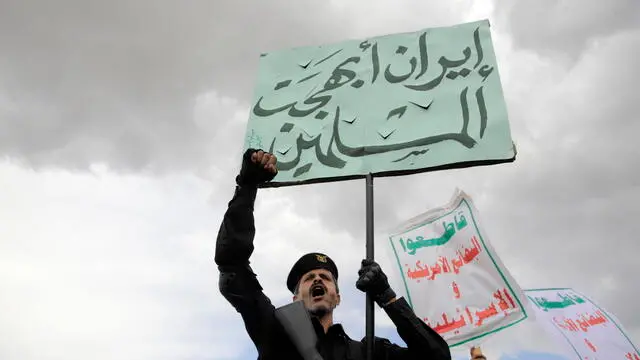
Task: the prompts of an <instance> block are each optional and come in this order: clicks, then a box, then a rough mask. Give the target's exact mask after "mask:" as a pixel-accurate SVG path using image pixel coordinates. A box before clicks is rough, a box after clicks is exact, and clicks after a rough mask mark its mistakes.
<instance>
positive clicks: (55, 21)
mask: <svg viewBox="0 0 640 360" xmlns="http://www.w3.org/2000/svg"><path fill="white" fill-rule="evenodd" d="M479 19H489V20H490V22H491V25H492V27H491V29H492V36H493V41H494V46H495V51H496V56H497V58H498V64H499V71H500V76H501V80H502V84H503V87H504V93H505V97H506V101H507V106H508V109H509V115H510V122H511V130H512V135H513V138H514V140H515V141H516V143H517V145H518V158H517V160H516V162H514V163H512V164H506V165H499V166H491V167H484V168H471V169H465V170H455V171H447V172H439V173H429V174H420V175H412V176H406V177H396V178H388V179H376V181H375V186H376V187H375V196H376V198H375V206H376V212H375V221H376V244H377V247H376V254H377V259H378V260H379V262H380V263H381V264H382V265H383V268H385V269H388V270H387V272H388V273H392V271H393V270H392V268H393V266H394V263H393V262H392V261H391V257H390V254H389V253H388V249H387V247H385V245H386V242H385V236H386V234H387V233H386V231H387V230H388V229H390V228H392V227H393V226H395V225H397V224H398V223H399V222H402V221H404V220H405V219H407V218H409V217H413V216H414V215H417V214H419V213H421V212H423V211H425V210H428V209H429V208H432V207H436V206H440V205H443V204H444V203H446V202H447V201H448V200H449V198H450V197H451V195H452V194H453V191H454V189H455V188H456V187H459V188H461V189H463V190H465V191H466V192H467V193H469V194H470V195H471V196H472V197H473V198H474V200H475V202H476V206H477V207H478V209H479V210H480V212H481V214H482V218H483V220H484V226H485V228H486V231H487V233H488V234H489V236H490V239H491V241H492V243H493V245H494V247H495V248H496V250H497V251H498V253H499V255H500V256H501V258H502V260H503V262H504V263H505V264H506V266H507V267H508V268H509V269H510V271H511V273H512V274H513V276H514V277H515V279H516V280H517V281H518V282H519V283H520V285H521V286H522V287H525V288H538V287H573V288H575V289H577V290H579V291H582V292H584V293H586V294H589V295H590V296H591V297H592V298H594V299H595V300H597V301H598V302H599V303H600V304H601V305H603V306H604V307H605V308H606V309H607V310H609V311H611V312H612V313H614V314H615V315H616V316H617V317H618V318H619V319H621V321H622V324H623V326H624V327H625V328H626V329H627V330H628V333H629V335H630V337H631V339H632V340H633V341H635V343H636V344H640V312H638V311H637V300H636V299H635V298H636V297H637V296H640V290H639V287H638V281H637V280H634V278H636V276H637V275H636V274H637V273H638V271H640V265H638V262H637V258H636V257H637V254H638V253H639V252H640V245H639V243H638V241H637V234H638V233H640V222H639V221H637V219H638V217H640V210H639V208H638V207H636V206H635V205H634V204H635V202H636V201H640V171H638V169H637V168H638V164H639V161H638V159H639V158H640V150H638V149H639V148H638V147H637V146H636V145H634V142H635V140H634V139H635V138H636V136H637V134H638V133H639V132H640V123H637V122H636V120H637V118H638V116H637V110H636V108H635V106H636V105H637V104H639V103H640V95H639V94H640V92H638V91H637V89H636V88H635V85H637V83H638V80H640V68H639V67H638V62H639V58H640V2H638V1H637V0H610V1H592V0H588V1H587V0H558V1H551V0H538V1H524V0H522V1H508V2H507V1H503V2H498V1H493V2H492V1H489V0H447V1H426V0H421V1H415V0H394V1H393V2H392V1H382V0H367V1H364V0H350V1H337V0H331V1H307V0H295V1H293V0H289V1H286V0H270V1H247V0H236V1H233V2H231V1H222V0H213V1H211V0H209V1H200V0H191V1H180V2H176V1H164V0H161V1H157V0H156V1H150V0H137V1H123V0H114V1H108V2H93V1H79V0H58V1H46V0H40V1H38V0H0V49H1V50H0V288H1V289H2V290H1V291H0V309H2V311H0V358H1V359H3V360H57V359H66V360H75V359H88V358H91V359H96V360H102V359H115V358H117V359H126V360H147V359H154V360H164V359H171V360H174V359H175V360H177V359H180V360H182V359H190V360H191V359H193V360H196V359H207V360H223V359H243V360H244V359H255V358H256V353H255V350H254V349H253V345H252V343H251V342H250V340H249V338H248V337H247V335H246V333H245V332H244V329H243V324H242V322H241V319H240V317H239V315H238V314H237V313H236V312H235V311H234V310H233V309H232V308H231V306H230V305H229V304H227V303H226V302H225V300H224V299H223V298H222V297H221V296H220V295H219V292H218V287H217V276H218V273H217V269H216V267H215V265H214V263H213V249H214V242H215V235H216V233H217V229H218V226H219V224H220V221H221V218H222V215H223V213H224V211H225V209H226V205H227V202H228V200H229V199H230V198H231V195H232V193H233V179H234V176H235V174H236V172H237V170H238V167H239V160H240V156H241V147H242V141H243V135H244V130H245V126H246V121H247V118H248V109H249V107H250V102H251V99H252V95H253V94H252V91H253V85H254V79H255V78H256V70H257V64H258V58H259V54H260V53H261V52H267V51H271V50H274V49H282V48H288V47H293V46H302V45H314V44H321V43H328V42H335V41H340V40H344V39H350V38H362V37H367V36H375V35H383V34H388V33H396V32H406V31H416V30H419V29H422V28H426V27H435V26H447V25H453V24H457V23H462V22H467V21H475V20H479ZM345 199H350V200H353V202H352V203H351V204H345V203H344V200H345ZM256 222H257V227H258V235H257V238H256V251H255V253H254V255H253V258H252V261H253V264H254V269H255V270H256V271H257V272H258V273H259V279H260V280H261V282H262V284H263V286H264V287H265V290H266V293H267V294H268V295H269V296H270V297H271V299H272V300H273V302H274V303H275V304H276V305H283V304H285V303H287V302H288V301H290V294H289V293H288V292H287V290H286V287H285V284H284V280H285V277H286V274H287V272H288V270H289V268H290V266H291V265H292V264H293V262H294V261H295V260H296V259H297V257H298V256H299V255H300V254H302V253H304V252H308V251H316V250H318V251H324V252H327V253H328V254H330V255H332V257H334V259H335V261H336V262H337V263H338V264H339V266H340V269H341V273H342V275H341V287H342V289H343V293H344V295H343V298H344V302H343V304H342V306H341V307H340V308H339V310H338V311H337V314H336V317H337V321H340V322H342V323H344V324H345V326H346V328H347V331H348V333H349V334H350V335H351V336H352V337H353V338H358V339H359V338H361V337H362V336H364V310H363V306H362V305H363V304H364V301H365V298H364V296H363V295H362V294H361V293H360V292H359V291H357V290H356V289H355V287H354V286H351V285H350V284H354V282H355V275H356V272H357V269H358V266H359V261H360V259H361V258H362V257H363V255H364V251H365V247H364V237H365V227H364V225H365V215H364V181H363V180H362V181H349V182H340V183H330V184H323V185H309V186H301V187H288V188H280V189H267V190H261V191H260V194H259V199H258V201H257V205H256ZM398 281H399V279H396V278H394V279H392V282H393V283H394V284H395V285H396V286H397V287H399V286H400V285H399V282H398ZM376 316H377V318H376V319H377V328H376V331H377V334H378V335H379V336H386V337H390V338H391V339H392V340H393V341H396V342H400V339H399V338H398V336H397V334H395V330H394V328H393V327H392V325H391V322H390V321H389V320H388V318H386V316H385V315H384V314H383V313H381V312H378V313H377V315H376ZM561 351H562V349H561V348H560V347H558V346H557V345H556V344H555V343H554V342H553V341H552V339H551V338H550V337H549V336H548V335H546V334H545V333H544V332H543V331H542V329H541V328H540V327H539V326H537V325H536V324H535V323H527V324H522V325H519V326H517V327H516V328H514V329H513V331H512V332H510V333H509V334H501V335H499V336H495V337H494V338H491V339H490V340H489V341H488V342H487V343H486V345H485V353H487V354H488V355H489V356H490V358H491V359H502V360H507V359H508V360H514V359H518V360H520V359H542V358H548V359H564V358H563V357H562V356H560V355H561ZM551 354H556V355H551ZM462 355H464V351H463V352H462ZM463 358H464V356H463Z"/></svg>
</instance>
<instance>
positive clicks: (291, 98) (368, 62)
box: [244, 20, 515, 186]
mask: <svg viewBox="0 0 640 360" xmlns="http://www.w3.org/2000/svg"><path fill="white" fill-rule="evenodd" d="M247 148H261V149H263V150H267V151H269V152H272V153H274V154H276V155H277V157H278V169H279V174H278V175H277V176H276V178H275V179H274V180H273V182H272V183H271V184H269V185H267V186H281V185H292V184H299V183H308V182H320V181H335V180H340V179H349V178H357V177H363V176H365V175H366V174H367V173H372V174H374V175H376V176H388V175H401V174H407V173H414V172H421V171H427V170H436V169H445V168H453V167H466V166H477V165H488V164H496V163H502V162H510V161H514V160H515V148H514V145H513V141H512V139H511V133H510V128H509V122H508V116H507V109H506V105H505V101H504V97H503V93H502V86H501V84H500V77H499V75H498V67H497V64H496V59H495V55H494V50H493V44H492V42H491V34H490V29H489V21H488V20H483V21H477V22H472V23H466V24H461V25H456V26H451V27H439V28H430V29H425V30H421V31H418V32H413V33H403V34H395V35H386V36H380V37H374V38H369V39H364V40H348V41H344V42H340V43H336V44H328V45H321V46H312V47H300V48H293V49H287V50H282V51H275V52H271V53H268V54H263V55H262V56H261V58H260V66H259V73H258V80H257V85H256V92H255V96H254V100H253V102H252V106H251V111H250V117H249V121H248V124H247V131H246V136H245V144H244V149H247Z"/></svg>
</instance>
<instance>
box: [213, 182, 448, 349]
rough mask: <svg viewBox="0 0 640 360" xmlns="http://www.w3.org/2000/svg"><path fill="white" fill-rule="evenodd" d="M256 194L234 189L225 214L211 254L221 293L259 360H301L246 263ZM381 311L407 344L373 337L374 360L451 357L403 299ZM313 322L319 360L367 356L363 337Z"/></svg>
mask: <svg viewBox="0 0 640 360" xmlns="http://www.w3.org/2000/svg"><path fill="white" fill-rule="evenodd" d="M256 193H257V189H256V188H251V187H249V188H239V187H237V188H236V192H235V194H234V196H233V199H232V200H231V201H230V202H229V208H228V209H227V212H226V213H225V215H224V219H223V221H222V225H221V226H220V231H219V232H218V238H217V242H216V254H215V261H216V264H217V265H218V269H219V270H220V280H219V286H220V292H221V293H222V295H223V296H224V297H225V298H226V299H227V301H229V303H231V305H233V307H234V308H235V309H236V310H237V311H238V312H239V313H240V315H241V316H242V319H243V321H244V324H245V327H246V329H247V333H248V334H249V337H250V338H251V340H252V341H253V343H254V344H255V345H256V348H257V350H258V359H262V360H297V359H302V358H301V356H300V355H299V354H298V352H297V350H296V349H295V346H294V345H293V343H292V342H291V341H290V340H289V338H288V336H287V335H286V334H285V332H284V329H283V328H282V326H281V325H280V323H279V322H278V320H276V318H275V315H274V314H275V307H274V306H273V305H272V304H271V301H270V300H269V298H268V297H267V296H266V295H265V294H264V293H263V292H262V286H260V283H259V282H258V280H257V278H256V275H255V274H254V272H253V270H252V269H251V267H250V266H249V258H250V256H251V254H252V253H253V249H254V247H253V238H254V235H255V225H254V217H253V206H254V202H255V198H256ZM384 310H385V312H386V313H387V315H388V316H389V317H390V318H391V320H392V321H393V323H394V324H395V325H396V328H397V331H398V334H399V335H400V337H401V338H402V339H403V340H404V341H405V343H406V344H407V346H408V347H407V348H403V347H400V346H398V345H395V344H392V343H391V342H390V341H389V340H387V339H382V338H378V337H376V338H375V345H374V360H413V359H415V360H417V359H420V360H451V353H450V351H449V346H448V345H447V343H446V342H445V341H444V339H442V337H441V336H440V335H439V334H438V333H436V332H435V331H434V330H433V329H431V328H430V327H429V326H427V325H426V324H425V323H424V322H423V321H422V320H420V319H419V318H418V317H417V316H416V315H415V314H414V312H413V310H412V309H411V308H410V307H409V305H408V304H407V302H406V301H405V299H404V298H399V299H398V300H396V301H395V302H393V303H391V304H389V305H387V306H386V307H385V308H384ZM313 323H314V327H315V329H316V333H317V334H318V345H317V348H318V351H319V352H320V355H322V357H323V359H324V360H346V359H348V360H366V359H365V358H366V339H363V340H362V341H355V340H352V339H350V338H349V337H348V336H347V335H346V334H345V332H344V330H343V329H342V326H341V325H340V324H335V325H333V326H332V327H330V328H329V330H328V331H327V333H326V334H324V331H323V329H322V327H321V326H320V324H319V323H318V322H317V321H316V320H315V319H314V321H313Z"/></svg>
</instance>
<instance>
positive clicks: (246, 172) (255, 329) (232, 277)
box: [215, 149, 277, 353]
mask: <svg viewBox="0 0 640 360" xmlns="http://www.w3.org/2000/svg"><path fill="white" fill-rule="evenodd" d="M275 163H276V158H275V156H272V155H271V154H268V153H264V152H262V151H256V150H253V149H249V150H247V151H246V152H245V154H244V156H243V160H242V168H241V170H240V174H239V175H238V176H237V177H236V184H237V186H236V190H235V193H234V195H233V198H232V199H231V201H230V202H229V207H228V209H227V211H226V213H225V214H224V218H223V220H222V224H221V225H220V230H219V231H218V237H217V240H216V252H215V262H216V264H217V265H218V269H219V271H220V279H219V288H220V292H221V293H222V295H223V296H224V297H225V299H227V301H229V303H230V304H231V305H232V306H233V307H234V308H235V309H236V310H237V311H238V312H239V313H240V315H241V316H242V319H243V321H244V324H245V327H246V329H247V333H248V334H249V337H251V340H252V341H253V343H254V344H255V345H256V348H257V349H258V352H259V353H268V352H269V346H270V344H272V343H273V342H272V341H270V336H271V335H270V334H272V333H273V329H274V328H276V327H277V324H276V321H275V317H274V310H275V309H274V306H273V305H272V304H271V301H270V300H269V298H268V297H267V296H266V295H265V294H264V293H263V292H262V286H261V285H260V283H259V282H258V279H257V278H256V275H255V274H254V272H253V270H252V269H251V267H250V266H249V258H250V257H251V254H252V253H253V249H254V246H253V239H254V236H255V232H256V230H255V224H254V217H253V208H254V202H255V199H256V194H257V185H258V184H260V183H262V182H266V181H270V180H271V179H273V177H274V176H275V174H276V173H277V169H276V166H275Z"/></svg>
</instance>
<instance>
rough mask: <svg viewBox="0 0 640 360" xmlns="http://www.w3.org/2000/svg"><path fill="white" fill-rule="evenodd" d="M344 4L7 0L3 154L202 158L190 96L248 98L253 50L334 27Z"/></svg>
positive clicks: (31, 158)
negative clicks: (336, 6) (333, 7)
mask: <svg viewBox="0 0 640 360" xmlns="http://www.w3.org/2000/svg"><path fill="white" fill-rule="evenodd" d="M347 15H348V14H340V13H336V12H333V11H331V9H330V7H329V4H325V3H322V2H315V1H297V2H296V6H291V3H289V2H286V1H269V2H262V1H255V2H254V1H234V2H227V1H213V2H211V1H190V2H188V3H182V2H172V1H135V2H130V1H109V2H86V1H73V0H65V1H56V2H48V1H33V0H7V1H3V2H2V4H1V5H0V48H1V49H2V53H1V55H0V129H2V131H1V132H0V154H2V155H11V156H15V157H19V158H23V159H25V160H27V161H28V162H30V163H31V164H32V165H35V166H40V165H42V166H44V165H58V166H64V167H67V168H76V167H78V168H85V167H86V166H87V165H88V164H89V163H90V162H95V161H104V162H108V163H110V165H112V166H113V167H114V168H117V169H121V168H122V169H134V170H138V169H142V168H145V167H148V166H151V167H153V168H157V169H164V168H179V167H190V166H193V164H194V162H198V161H206V160H210V158H209V157H208V156H207V155H208V154H205V153H204V150H205V145H206V144H207V142H208V140H209V138H211V137H212V135H213V134H212V132H203V131H202V129H200V128H199V127H198V126H196V124H194V123H193V121H192V114H191V111H192V106H193V101H194V97H195V96H196V95H197V94H198V93H200V92H203V91H207V90H209V89H212V88H215V89H217V91H219V92H221V93H223V94H226V95H228V96H234V97H237V98H240V99H245V100H246V99H248V98H250V97H251V95H252V94H251V93H252V81H253V80H252V79H253V78H254V77H255V69H256V66H257V59H258V57H259V54H260V53H261V52H265V51H269V50H272V49H278V48H284V47H291V46H299V45H306V44H309V43H317V42H320V41H331V40H335V39H339V38H341V37H342V36H343V35H342V34H343V33H344V32H345V30H346V29H347V27H348V26H349V22H348V21H343V20H344V18H345V16H347ZM329 24H330V26H329ZM226 120H227V119H210V121H212V122H224V121H226ZM213 131H215V130H213Z"/></svg>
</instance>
